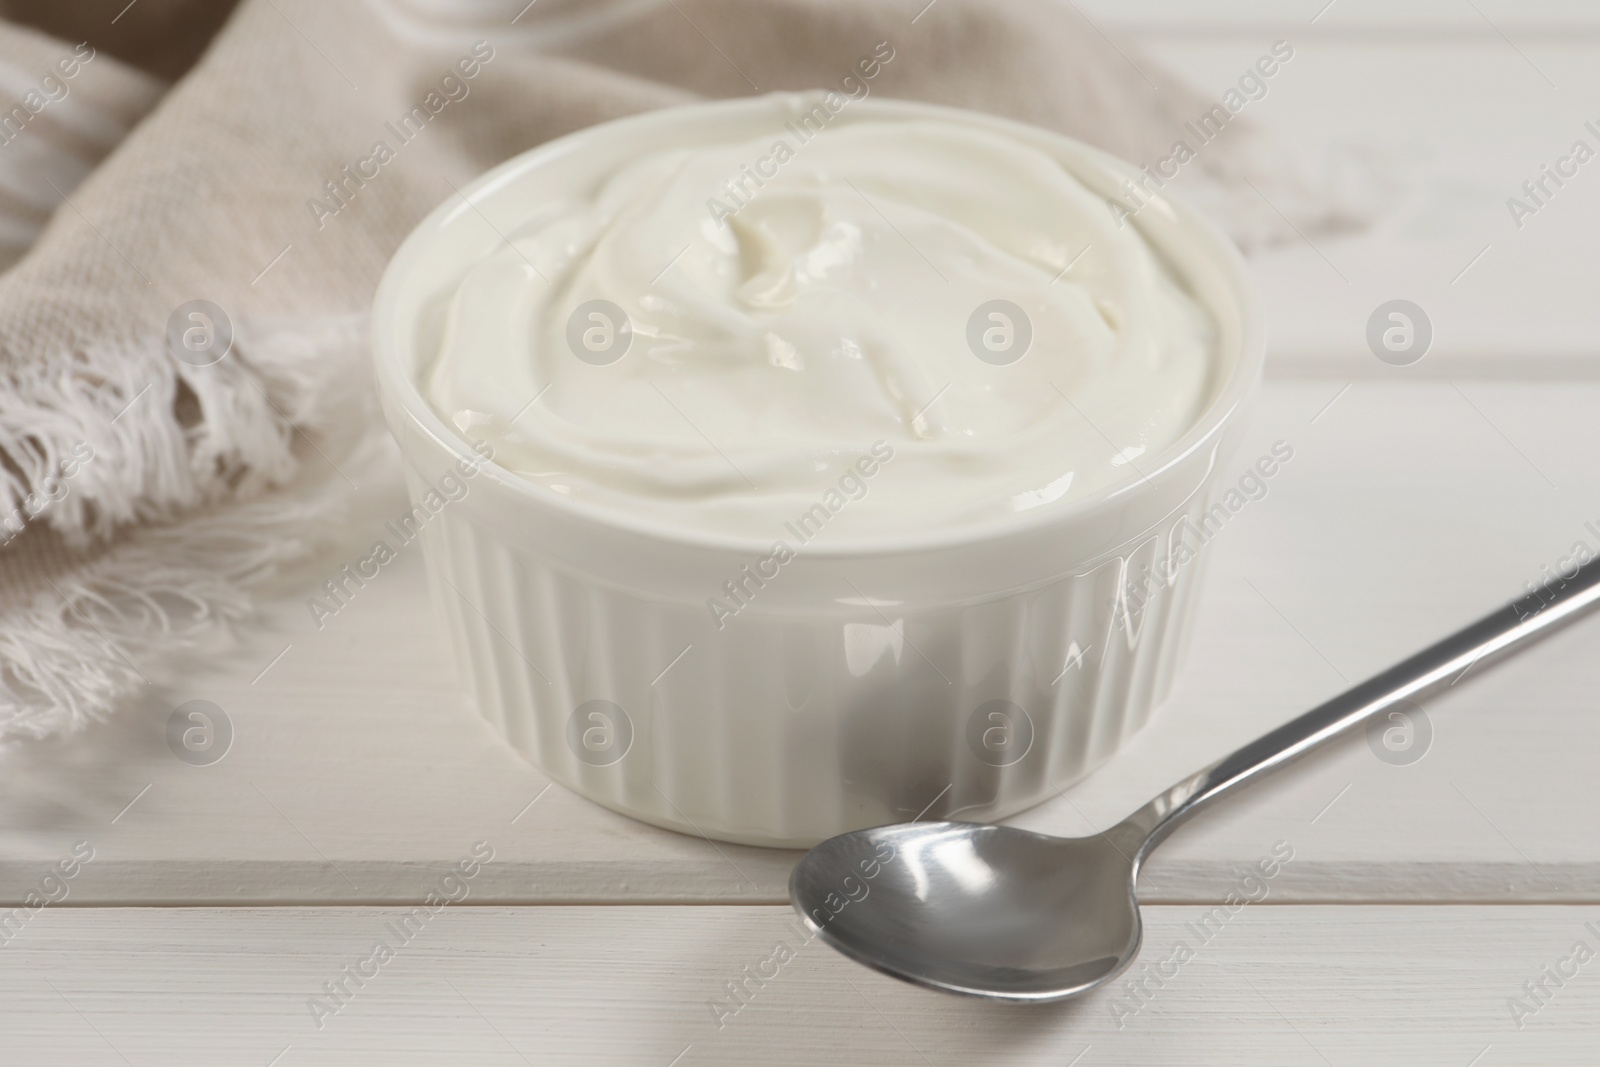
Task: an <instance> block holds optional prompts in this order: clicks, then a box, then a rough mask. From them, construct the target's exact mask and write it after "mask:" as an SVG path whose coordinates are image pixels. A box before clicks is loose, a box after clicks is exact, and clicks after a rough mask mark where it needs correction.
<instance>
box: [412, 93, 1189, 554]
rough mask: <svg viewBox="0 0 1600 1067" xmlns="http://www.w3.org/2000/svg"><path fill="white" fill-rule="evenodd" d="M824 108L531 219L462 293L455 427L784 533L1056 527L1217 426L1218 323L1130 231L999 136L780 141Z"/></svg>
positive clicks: (745, 525)
mask: <svg viewBox="0 0 1600 1067" xmlns="http://www.w3.org/2000/svg"><path fill="white" fill-rule="evenodd" d="M817 101H818V98H817V97H814V96H804V97H800V96H792V97H786V98H782V99H780V100H779V101H778V104H779V106H777V107H775V108H774V110H773V115H774V118H773V122H772V129H771V133H770V134H769V135H767V136H764V137H758V138H755V139H747V138H743V137H741V138H739V139H730V140H729V141H727V142H725V143H696V144H693V145H686V146H684V147H681V148H674V149H670V150H664V151H655V152H650V153H647V154H644V155H643V156H641V157H639V158H636V159H634V160H633V161H631V162H629V163H628V164H627V165H625V166H622V167H619V168H615V169H610V170H609V171H607V172H606V173H599V174H595V175H594V180H593V183H592V185H590V186H589V187H587V188H582V189H577V190H574V191H573V193H572V195H570V196H569V197H567V198H564V199H561V200H559V201H557V202H551V201H550V200H549V199H548V198H534V197H530V198H529V199H528V202H527V204H526V208H527V211H526V219H525V221H523V223H522V224H521V225H519V226H518V227H516V228H515V229H512V230H507V231H505V236H506V240H505V241H504V242H503V243H502V244H501V245H500V247H499V248H498V249H497V250H496V251H494V252H493V253H492V254H489V255H488V256H486V257H485V258H483V259H482V260H480V261H478V262H476V263H474V264H473V265H472V266H470V268H468V269H467V270H465V272H464V273H462V274H461V275H460V279H459V282H458V283H457V284H456V285H455V288H454V290H453V292H451V293H449V294H448V297H447V300H448V308H447V312H446V316H445V325H444V330H443V334H442V340H441V342H440V345H439V351H438V355H437V358H436V359H435V360H434V362H433V365H432V367H431V369H430V370H429V371H428V372H427V373H426V375H425V380H424V381H423V390H424V393H425V394H426V396H427V397H428V399H429V402H430V403H431V404H432V405H433V406H434V408H435V410H437V411H438V412H439V414H440V415H441V416H442V417H443V418H444V419H446V421H448V422H451V423H453V424H454V425H455V426H456V427H457V428H458V429H459V430H460V431H461V432H462V433H463V434H465V435H466V436H467V437H469V438H471V439H474V440H484V441H487V442H488V443H489V444H490V445H492V447H493V449H494V458H495V461H496V462H497V463H498V464H500V465H502V466H504V467H506V468H507V469H509V470H511V471H514V472H516V473H518V474H519V475H521V476H523V477H524V478H526V479H528V480H530V481H532V482H534V483H536V484H538V485H541V486H543V487H545V488H546V489H547V490H548V491H550V492H552V493H557V494H561V495H564V496H568V497H571V498H575V499H583V500H586V501H589V502H591V503H593V504H595V505H598V506H600V507H602V508H605V509H609V510H615V511H618V512H622V513H626V514H629V515H631V516H633V517H634V518H636V519H639V518H642V519H645V520H647V521H649V522H651V523H653V524H655V525H658V526H659V527H661V528H664V529H671V530H674V531H678V532H683V533H687V534H690V535H693V534H696V533H700V534H705V533H715V534H723V535H741V536H751V537H757V538H763V539H770V538H785V539H788V538H787V535H785V533H784V529H785V525H784V524H785V523H792V521H793V520H794V519H795V518H796V517H797V516H799V515H802V514H805V513H807V512H808V510H809V509H812V508H813V507H814V506H815V505H818V504H821V505H823V506H824V507H826V508H827V509H828V512H829V515H830V518H829V522H828V527H827V530H828V532H827V534H826V536H827V537H829V538H830V539H831V538H833V537H836V536H851V537H855V538H860V537H869V538H870V537H872V536H875V535H880V534H882V535H892V534H906V533H919V532H930V531H934V530H937V529H941V528H947V527H951V526H962V525H967V524H973V523H980V522H985V521H992V520H994V519H995V518H996V517H997V516H1003V515H1005V514H1008V513H1015V512H1024V511H1030V510H1032V509H1035V508H1045V507H1050V506H1052V505H1054V504H1057V503H1059V502H1060V501H1064V500H1070V499H1072V498H1074V497H1078V496H1082V495H1084V494H1088V493H1092V492H1094V491H1096V490H1099V489H1102V488H1104V487H1106V486H1108V485H1112V484H1115V483H1121V482H1131V481H1135V480H1137V479H1138V478H1139V477H1140V472H1139V465H1140V460H1141V458H1144V457H1153V456H1154V455H1155V454H1156V453H1157V452H1159V451H1160V450H1161V449H1163V448H1165V447H1166V446H1167V445H1169V444H1171V443H1173V442H1174V441H1176V440H1177V439H1178V438H1179V437H1180V436H1182V435H1183V433H1184V432H1185V431H1186V430H1188V429H1189V428H1190V427H1191V426H1192V425H1194V423H1195V422H1196V421H1197V419H1198V418H1199V415H1200V413H1201V409H1202V407H1203V406H1204V403H1205V401H1206V399H1207V397H1208V394H1209V389H1210V382H1211V376H1212V367H1213V363H1214V360H1213V358H1212V353H1213V349H1214V344H1215V329H1214V325H1213V323H1212V320H1211V318H1210V317H1209V315H1208V314H1207V313H1206V312H1205V311H1204V310H1203V309H1202V308H1201V307H1200V305H1199V304H1198V303H1197V302H1196V301H1195V300H1194V299H1193V298H1192V297H1191V296H1190V295H1189V294H1188V293H1187V292H1186V291H1185V290H1184V288H1183V287H1182V286H1181V285H1180V284H1179V283H1178V281H1177V280H1176V279H1175V277H1174V275H1173V273H1172V271H1171V270H1170V269H1169V267H1168V266H1167V264H1166V263H1165V262H1164V261H1163V259H1162V258H1161V256H1160V255H1159V254H1158V253H1157V252H1156V251H1155V249H1153V248H1152V246H1151V245H1150V244H1149V243H1148V242H1147V241H1146V240H1145V238H1144V237H1143V236H1142V235H1141V233H1140V231H1139V229H1138V227H1137V226H1136V225H1133V224H1131V223H1127V222H1124V223H1122V224H1120V225H1119V223H1118V221H1117V220H1116V218H1115V217H1114V215H1113V214H1112V212H1111V211H1109V210H1108V208H1107V204H1106V201H1105V199H1104V198H1103V197H1102V196H1099V195H1096V194H1095V193H1093V192H1091V191H1090V190H1089V189H1088V188H1086V187H1085V186H1084V185H1083V184H1082V183H1081V182H1080V181H1079V180H1078V179H1077V178H1076V177H1074V175H1073V174H1072V173H1070V172H1069V171H1068V170H1067V169H1066V168H1065V167H1064V166H1063V164H1062V163H1061V162H1059V161H1058V160H1057V159H1055V158H1054V157H1052V156H1050V155H1048V154H1046V153H1045V152H1044V151H1042V150H1040V149H1039V148H1037V147H1034V146H1032V145H1030V144H1027V143H1024V142H1022V141H1021V140H1018V139H1017V138H1015V137H1012V136H1009V135H1008V134H1007V133H1006V132H1005V131H1004V130H1003V129H1002V128H998V127H996V128H994V129H991V128H988V127H985V126H984V125H982V124H981V123H979V122H966V121H958V120H947V119H940V118H917V119H899V118H895V119H884V120H880V119H873V118H871V117H862V118H860V119H857V120H852V121H844V119H845V116H839V120H838V121H836V122H834V124H833V125H831V126H828V127H827V128H823V129H821V130H820V132H816V131H814V130H813V128H812V127H811V126H807V125H803V124H796V123H794V122H792V121H785V120H786V119H793V118H795V117H796V116H798V115H800V114H801V113H804V112H806V111H807V110H808V109H811V108H813V106H814V105H816V104H817ZM808 133H809V134H811V136H810V137H809V139H803V138H804V137H805V135H806V134H808ZM618 319H622V321H620V322H619V321H617V320H618ZM886 453H887V458H885V454H886ZM869 456H870V457H872V461H873V462H870V466H871V468H872V475H871V476H870V477H863V474H864V472H865V471H866V470H867V467H868V465H869V463H868V462H863V458H864V457H869ZM858 487H859V489H858ZM839 501H843V503H842V504H839V503H838V502H839ZM836 504H837V506H836Z"/></svg>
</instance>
